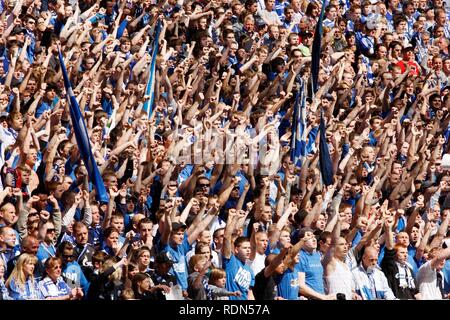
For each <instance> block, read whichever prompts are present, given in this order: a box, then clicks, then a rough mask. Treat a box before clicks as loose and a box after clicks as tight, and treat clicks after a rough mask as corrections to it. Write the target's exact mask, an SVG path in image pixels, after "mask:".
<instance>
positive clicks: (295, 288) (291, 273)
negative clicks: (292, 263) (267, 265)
mask: <svg viewBox="0 0 450 320" xmlns="http://www.w3.org/2000/svg"><path fill="white" fill-rule="evenodd" d="M275 283H276V284H277V296H279V297H282V298H284V299H287V300H297V299H298V293H299V285H300V284H299V281H298V269H297V267H294V269H291V268H287V269H286V271H285V272H284V273H283V274H281V275H278V276H276V277H275Z"/></svg>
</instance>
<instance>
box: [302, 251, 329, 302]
mask: <svg viewBox="0 0 450 320" xmlns="http://www.w3.org/2000/svg"><path fill="white" fill-rule="evenodd" d="M299 255H300V261H299V262H298V263H297V265H296V267H297V268H298V271H300V272H304V273H305V282H306V284H307V285H308V287H310V288H311V289H313V290H314V291H316V292H319V293H321V294H325V290H324V288H323V266H322V263H321V261H320V253H319V252H317V251H314V252H312V253H309V252H307V251H305V250H302V251H300V253H299Z"/></svg>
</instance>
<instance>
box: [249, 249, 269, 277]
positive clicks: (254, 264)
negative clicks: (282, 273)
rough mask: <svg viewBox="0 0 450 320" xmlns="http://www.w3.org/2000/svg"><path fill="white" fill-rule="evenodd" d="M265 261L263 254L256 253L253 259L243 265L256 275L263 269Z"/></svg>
mask: <svg viewBox="0 0 450 320" xmlns="http://www.w3.org/2000/svg"><path fill="white" fill-rule="evenodd" d="M265 260H266V255H265V254H259V253H258V252H257V253H256V255H255V259H253V260H247V261H246V262H245V264H246V265H247V266H249V267H250V269H252V271H253V274H258V273H259V272H260V271H261V270H262V269H264V267H265V265H264V261H265Z"/></svg>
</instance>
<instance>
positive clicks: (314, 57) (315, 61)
mask: <svg viewBox="0 0 450 320" xmlns="http://www.w3.org/2000/svg"><path fill="white" fill-rule="evenodd" d="M324 13H325V1H323V2H322V9H321V10H320V16H319V21H318V22H317V24H316V31H315V32H314V39H313V45H312V52H311V77H312V88H313V93H314V94H315V93H316V92H317V89H318V81H319V65H320V45H321V43H322V23H323V16H324Z"/></svg>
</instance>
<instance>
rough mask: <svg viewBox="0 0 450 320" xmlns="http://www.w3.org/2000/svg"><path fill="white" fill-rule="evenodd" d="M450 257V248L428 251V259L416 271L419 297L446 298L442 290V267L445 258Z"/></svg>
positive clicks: (426, 298)
mask: <svg viewBox="0 0 450 320" xmlns="http://www.w3.org/2000/svg"><path fill="white" fill-rule="evenodd" d="M448 258H450V248H447V249H442V248H436V247H435V248H433V249H431V250H430V252H428V261H427V262H426V263H425V264H423V265H422V266H421V267H420V269H419V272H418V273H417V284H418V288H419V292H420V294H421V298H422V299H424V300H441V299H444V298H447V295H446V294H445V292H444V280H443V279H444V275H443V271H442V270H443V269H444V266H445V260H446V259H448Z"/></svg>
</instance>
